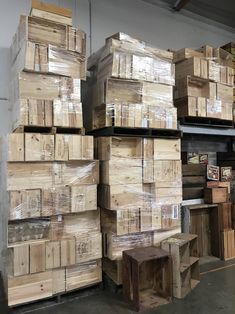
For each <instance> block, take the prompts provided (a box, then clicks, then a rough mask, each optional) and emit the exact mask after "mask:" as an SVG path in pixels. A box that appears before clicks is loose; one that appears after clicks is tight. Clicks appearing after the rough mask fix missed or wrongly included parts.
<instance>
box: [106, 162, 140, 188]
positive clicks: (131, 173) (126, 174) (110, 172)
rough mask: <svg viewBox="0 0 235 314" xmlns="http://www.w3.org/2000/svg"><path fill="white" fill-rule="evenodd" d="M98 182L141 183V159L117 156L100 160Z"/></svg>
mask: <svg viewBox="0 0 235 314" xmlns="http://www.w3.org/2000/svg"><path fill="white" fill-rule="evenodd" d="M100 183H101V184H108V185H122V184H141V183H142V159H139V158H136V159H131V158H119V159H118V160H109V161H101V162H100Z"/></svg>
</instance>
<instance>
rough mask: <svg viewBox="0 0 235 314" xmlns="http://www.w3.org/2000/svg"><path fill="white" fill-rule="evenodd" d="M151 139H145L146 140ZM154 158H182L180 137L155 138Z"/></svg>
mask: <svg viewBox="0 0 235 314" xmlns="http://www.w3.org/2000/svg"><path fill="white" fill-rule="evenodd" d="M146 140H147V141H149V140H150V141H151V139H144V141H146ZM153 145H154V146H153V150H154V153H153V158H154V160H164V161H166V160H180V159H181V158H180V153H181V144H180V139H161V138H157V139H154V140H153Z"/></svg>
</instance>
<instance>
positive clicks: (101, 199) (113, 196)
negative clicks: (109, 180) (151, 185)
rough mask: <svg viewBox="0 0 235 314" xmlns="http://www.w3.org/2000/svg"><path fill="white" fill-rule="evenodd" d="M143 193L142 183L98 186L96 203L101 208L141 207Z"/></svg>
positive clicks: (143, 199) (143, 197)
mask: <svg viewBox="0 0 235 314" xmlns="http://www.w3.org/2000/svg"><path fill="white" fill-rule="evenodd" d="M144 202H145V193H144V190H143V185H142V184H123V185H104V184H100V185H99V186H98V205H99V206H100V207H102V208H106V209H111V210H118V209H126V210H128V209H129V208H136V209H140V208H143V206H144Z"/></svg>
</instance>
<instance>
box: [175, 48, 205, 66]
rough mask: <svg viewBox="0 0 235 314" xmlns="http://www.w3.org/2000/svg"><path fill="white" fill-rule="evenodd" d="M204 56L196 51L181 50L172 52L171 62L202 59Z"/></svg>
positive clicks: (189, 49)
mask: <svg viewBox="0 0 235 314" xmlns="http://www.w3.org/2000/svg"><path fill="white" fill-rule="evenodd" d="M203 56H204V54H203V52H201V51H197V50H194V49H191V48H182V49H180V50H178V51H175V52H174V58H173V62H174V63H178V62H181V61H183V60H186V59H190V58H193V57H197V58H203Z"/></svg>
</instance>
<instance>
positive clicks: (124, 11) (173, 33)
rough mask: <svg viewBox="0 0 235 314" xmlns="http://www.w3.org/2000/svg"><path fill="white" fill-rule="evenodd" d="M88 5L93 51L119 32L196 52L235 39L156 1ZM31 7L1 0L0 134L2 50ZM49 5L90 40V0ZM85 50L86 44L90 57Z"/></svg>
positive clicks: (4, 92)
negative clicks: (67, 14)
mask: <svg viewBox="0 0 235 314" xmlns="http://www.w3.org/2000/svg"><path fill="white" fill-rule="evenodd" d="M90 1H91V4H92V51H95V50H97V49H98V48H100V47H101V46H102V45H103V44H104V39H105V38H106V37H108V36H110V35H111V34H113V33H116V32H118V31H122V32H125V33H128V34H130V35H132V36H135V37H137V38H141V39H143V40H145V41H147V42H149V43H151V44H153V45H155V46H157V47H159V48H163V49H168V48H171V49H180V48H182V47H200V46H202V45H203V44H206V43H207V44H210V45H213V46H220V45H222V44H225V43H227V42H230V41H232V40H235V30H234V29H228V28H227V27H225V26H222V25H219V24H216V23H213V22H212V21H209V20H206V19H203V18H200V17H199V16H195V15H193V14H192V13H187V12H186V11H185V10H183V11H182V13H175V12H172V11H171V10H170V9H169V8H168V7H167V6H166V5H165V4H164V3H163V2H162V1H160V0H154V1H155V2H158V6H156V5H152V4H149V3H146V2H144V1H141V0H90ZM146 1H150V2H151V0H146ZM30 2H31V1H30V0H0V4H1V10H0V30H1V31H0V69H1V71H0V73H1V74H0V132H2V129H3V128H5V126H6V125H7V119H8V115H9V108H8V107H9V105H6V104H8V103H7V101H6V100H1V99H5V98H6V99H7V98H8V93H9V92H8V90H9V89H8V87H9V80H8V78H9V49H6V48H9V46H10V44H11V40H12V37H13V35H14V33H15V31H16V28H17V25H18V21H19V15H20V14H28V13H29V10H30ZM48 2H52V3H55V4H57V5H60V6H64V7H69V8H71V9H72V10H73V15H74V25H76V26H77V25H79V26H80V27H81V28H82V29H83V30H84V31H85V32H86V33H87V34H88V36H87V37H89V5H88V0H48ZM2 48H4V49H2ZM89 50H90V47H89V40H88V52H89ZM3 101H4V103H3ZM6 106H7V107H6ZM3 119H4V120H3Z"/></svg>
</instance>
